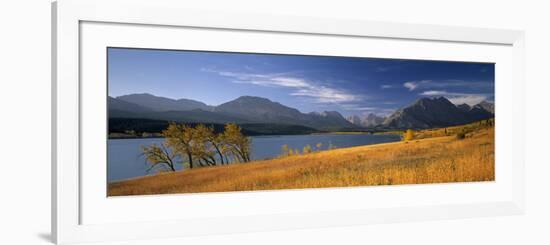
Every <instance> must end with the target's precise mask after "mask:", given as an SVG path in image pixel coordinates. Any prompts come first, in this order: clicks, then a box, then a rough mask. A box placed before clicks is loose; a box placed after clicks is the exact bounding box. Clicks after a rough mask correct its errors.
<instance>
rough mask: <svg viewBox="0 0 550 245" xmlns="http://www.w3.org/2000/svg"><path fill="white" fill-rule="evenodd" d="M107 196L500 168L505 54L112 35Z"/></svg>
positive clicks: (316, 184) (359, 182) (370, 181)
mask: <svg viewBox="0 0 550 245" xmlns="http://www.w3.org/2000/svg"><path fill="white" fill-rule="evenodd" d="M106 52H107V74H106V75H107V91H105V92H106V95H107V96H106V97H107V121H108V122H107V132H106V141H107V166H106V171H107V180H106V181H107V195H108V196H109V197H114V196H131V195H157V194H182V193H211V192H235V191H267V190H289V189H309V188H346V187H348V188H349V187H365V186H389V185H411V184H441V183H456V182H483V181H494V180H495V131H494V128H495V64H494V63H481V62H466V61H445V60H421V59H393V58H392V59H390V58H379V57H344V56H327V55H301V54H275V53H273V54H270V53H246V52H221V51H211V50H169V49H146V48H125V47H108V48H107V49H106Z"/></svg>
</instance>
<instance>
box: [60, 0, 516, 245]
mask: <svg viewBox="0 0 550 245" xmlns="http://www.w3.org/2000/svg"><path fill="white" fill-rule="evenodd" d="M86 23H108V24H124V25H132V26H138V27H139V26H143V27H170V28H190V29H199V30H202V29H205V30H215V31H216V30H217V31H220V30H221V31H232V30H237V31H241V32H252V33H254V32H262V33H267V34H274V35H276V34H278V33H282V34H292V35H310V36H316V37H319V38H322V37H342V38H371V39H372V38H376V39H383V40H410V41H415V40H416V41H430V42H432V41H433V42H438V43H441V44H442V45H445V43H447V44H449V45H452V44H475V45H478V46H480V45H481V46H482V45H488V46H492V45H495V46H503V47H506V50H507V51H506V52H510V54H509V55H508V56H506V57H509V59H508V61H507V62H508V63H509V64H508V66H507V68H510V69H507V70H509V71H507V72H508V73H507V74H508V75H510V76H509V77H508V78H507V80H506V83H501V84H502V85H501V87H503V88H504V87H505V88H506V90H507V91H514V95H515V96H514V98H513V103H507V104H506V105H507V110H506V112H504V110H503V109H499V108H498V106H497V115H498V114H499V112H501V111H503V113H502V115H504V114H505V113H507V114H506V115H507V117H506V118H509V119H510V120H508V121H509V122H508V123H507V124H506V126H504V124H502V125H503V126H502V129H503V130H504V129H506V130H507V134H508V136H507V141H509V147H508V148H507V149H509V150H507V154H508V155H506V160H507V161H509V162H510V165H509V168H507V170H506V171H507V172H506V174H507V175H506V176H508V177H507V178H506V179H505V181H503V182H499V176H498V174H497V176H496V182H497V184H501V185H500V186H499V187H498V188H499V190H500V192H501V193H500V195H498V196H495V197H494V198H492V199H490V200H489V199H482V198H479V199H471V200H463V201H461V202H458V201H456V202H453V201H452V200H451V199H449V200H451V201H449V202H446V203H439V204H438V203H437V202H431V203H430V204H429V205H427V204H426V203H428V202H426V203H422V202H412V201H411V202H409V203H401V204H399V205H397V204H394V205H391V206H390V205H388V207H385V208H382V207H367V206H365V207H361V206H358V207H351V206H350V207H348V206H346V207H343V208H342V209H340V210H328V209H326V210H324V209H316V210H312V211H311V212H307V211H303V210H301V211H300V210H293V211H294V212H290V209H289V210H283V209H284V208H281V210H277V207H275V204H273V206H274V207H266V210H267V211H265V213H260V212H259V213H255V214H251V213H247V214H245V213H242V214H240V215H221V214H216V215H211V216H208V217H206V216H201V215H200V213H199V214H198V215H196V216H195V217H192V218H191V217H188V218H184V217H176V218H174V219H168V218H163V219H161V220H153V221H149V220H146V219H143V220H130V219H124V218H123V217H122V218H120V219H118V220H115V219H113V220H107V218H105V219H103V220H94V222H90V223H87V222H83V211H82V210H83V206H84V205H83V203H86V202H87V201H86V202H85V200H88V199H89V198H88V197H87V196H88V195H89V194H85V193H87V192H86V191H83V187H82V184H83V179H82V176H83V175H85V174H84V173H83V171H85V169H83V168H82V166H81V161H82V156H81V152H82V150H83V149H82V147H83V146H82V138H81V135H82V129H81V127H82V115H83V111H82V97H81V95H82V94H83V93H85V92H86V91H82V88H85V87H83V86H81V84H80V81H82V80H83V79H84V77H83V74H81V69H83V65H82V60H83V57H82V53H83V52H84V51H83V50H82V42H83V40H84V38H83V36H82V34H83V31H82V26H83V24H86ZM52 30H53V33H52V38H53V40H52V45H53V47H52V59H53V60H52V64H53V66H52V84H53V86H52V93H53V94H52V100H53V101H52V113H53V115H52V120H53V121H52V127H53V130H52V193H53V194H52V195H53V196H52V237H53V239H54V241H55V242H56V243H58V244H64V243H74V242H94V241H115V240H129V239H153V238H167V237H179V236H191V235H204V234H224V233H235V232H251V231H268V230H280V229H296V228H314V227H327V226H339V225H355V224H378V223H391V222H405V221H407V222H408V221H420V220H438V219H454V218H466V217H483V216H495V215H514V214H522V213H523V212H524V207H525V206H524V182H525V180H524V176H525V175H524V125H525V124H524V120H525V119H524V116H523V115H524V105H525V102H524V99H525V98H524V80H523V76H524V71H523V69H524V68H523V66H524V61H523V57H524V33H523V32H522V31H518V30H496V29H484V28H470V27H450V26H438V25H419V24H405V23H388V22H376V21H357V20H335V19H323V18H310V17H299V16H269V15H259V14H253V13H237V12H208V11H197V10H190V9H186V8H185V3H184V2H181V1H151V0H134V1H108V0H99V1H98V0H95V1H92V0H79V1H77V0H61V1H57V2H54V3H53V5H52ZM165 31H166V32H170V30H165ZM159 45H160V44H159ZM382 52H383V51H382ZM472 59H475V57H472ZM497 75H498V74H497ZM102 76H104V75H103V74H102ZM497 90H498V88H497ZM497 92H498V91H497ZM503 94H504V95H503V97H500V98H498V100H499V101H510V100H512V98H508V97H509V96H508V95H509V94H510V93H503ZM497 96H498V93H497ZM499 110H500V111H499ZM497 117H498V116H497ZM497 127H498V126H497ZM504 127H506V128H504ZM498 132H499V131H497V139H498V137H499V136H498ZM501 132H502V130H501ZM497 145H499V141H498V140H497ZM501 146H503V145H502V144H501ZM500 160H503V158H502V157H501V158H499V157H498V155H497V162H498V161H500ZM478 187H479V186H477V185H460V186H454V185H452V184H450V185H446V186H442V187H441V188H440V189H443V188H449V189H452V188H456V189H457V190H456V191H458V192H462V193H464V192H467V191H472V189H475V188H478ZM392 188H394V189H392V190H398V191H396V193H397V194H395V195H391V196H389V197H390V198H395V196H396V195H397V196H400V195H401V196H404V195H407V193H409V192H407V191H409V190H410V191H411V192H410V193H413V192H414V191H422V190H418V188H415V187H411V186H402V187H399V186H397V187H392ZM481 188H485V187H481ZM490 188H492V187H490V186H489V187H487V190H486V191H490ZM401 189H403V190H405V191H403V192H400V191H399V190H401ZM407 189H408V190H407ZM370 190H372V189H370ZM364 191H365V189H353V190H346V192H347V193H348V194H352V195H355V196H357V194H360V193H363V192H364ZM386 191H387V189H384V188H379V189H376V192H379V193H381V194H380V195H384V192H386ZM429 191H437V190H429ZM439 191H441V190H439ZM339 192H342V191H341V190H339V189H332V190H324V191H316V190H307V191H303V192H301V191H290V192H265V193H264V192H256V193H244V194H236V193H226V194H223V196H221V195H218V196H216V195H210V196H207V197H205V198H204V199H200V198H201V196H200V195H199V196H195V197H196V198H199V199H200V200H199V199H197V200H195V201H201V202H209V200H210V199H209V198H225V199H227V200H229V198H242V197H247V198H249V197H258V196H259V195H262V196H265V197H266V198H292V197H293V196H294V197H295V198H298V196H303V195H306V196H307V195H315V196H316V197H319V198H338V197H342V198H344V196H337V195H339V194H338V193H339ZM371 192H372V191H371ZM458 192H457V193H458ZM410 193H409V194H410ZM477 194H478V195H482V194H483V193H482V192H480V193H477ZM105 198H107V197H105ZM179 199H182V196H178V195H173V196H172V197H162V198H160V197H157V196H152V197H147V198H143V199H134V201H138V202H152V203H156V204H158V203H169V202H170V203H172V202H173V203H177V202H181V201H182V200H179ZM266 200H268V199H266ZM394 201H395V202H398V201H399V200H398V199H396V200H394ZM90 204H91V205H88V206H93V205H94V204H99V205H107V203H98V202H95V203H94V202H91V203H90ZM149 204H150V203H149ZM331 205H338V204H331ZM99 208H103V206H101V207H99ZM106 209H108V208H106ZM96 211H97V210H96ZM170 211H171V212H172V211H173V210H170ZM105 212H107V211H105ZM96 214H97V213H96ZM88 216H89V215H88ZM99 216H101V215H98V217H99ZM167 217H168V216H167ZM165 227H170V228H165Z"/></svg>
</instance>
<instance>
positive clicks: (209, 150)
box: [142, 123, 251, 171]
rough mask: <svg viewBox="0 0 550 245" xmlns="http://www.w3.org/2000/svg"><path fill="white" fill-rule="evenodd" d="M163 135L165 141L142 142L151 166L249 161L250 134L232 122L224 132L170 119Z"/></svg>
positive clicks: (163, 167)
mask: <svg viewBox="0 0 550 245" xmlns="http://www.w3.org/2000/svg"><path fill="white" fill-rule="evenodd" d="M162 135H163V136H164V137H165V141H164V142H163V143H162V144H160V145H157V144H153V145H151V146H142V151H143V154H144V155H145V157H146V160H147V162H148V163H149V164H150V165H151V167H150V168H149V170H152V169H158V170H160V171H176V167H175V165H176V164H177V163H184V164H187V165H188V166H189V168H196V167H199V166H200V167H204V166H216V165H225V164H229V163H234V162H249V161H250V150H251V149H250V138H248V137H246V136H244V135H243V134H242V132H241V128H240V127H239V126H238V125H236V124H233V123H229V124H226V125H225V127H224V131H223V132H222V133H215V131H214V128H213V127H211V126H205V125H204V124H198V125H196V126H195V127H192V126H189V125H186V124H178V123H170V124H169V125H168V128H166V129H165V130H164V131H162Z"/></svg>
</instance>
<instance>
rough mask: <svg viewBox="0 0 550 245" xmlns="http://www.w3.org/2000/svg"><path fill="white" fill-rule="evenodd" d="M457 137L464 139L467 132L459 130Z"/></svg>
mask: <svg viewBox="0 0 550 245" xmlns="http://www.w3.org/2000/svg"><path fill="white" fill-rule="evenodd" d="M456 138H457V139H459V140H463V139H464V138H466V133H465V132H464V131H461V132H458V133H457V134H456Z"/></svg>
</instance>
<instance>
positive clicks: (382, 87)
mask: <svg viewBox="0 0 550 245" xmlns="http://www.w3.org/2000/svg"><path fill="white" fill-rule="evenodd" d="M395 87H396V86H395V85H391V84H382V85H380V88H381V89H390V88H395Z"/></svg>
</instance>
